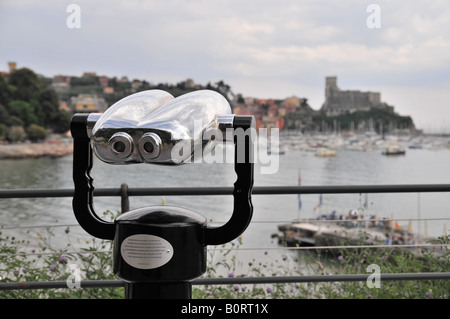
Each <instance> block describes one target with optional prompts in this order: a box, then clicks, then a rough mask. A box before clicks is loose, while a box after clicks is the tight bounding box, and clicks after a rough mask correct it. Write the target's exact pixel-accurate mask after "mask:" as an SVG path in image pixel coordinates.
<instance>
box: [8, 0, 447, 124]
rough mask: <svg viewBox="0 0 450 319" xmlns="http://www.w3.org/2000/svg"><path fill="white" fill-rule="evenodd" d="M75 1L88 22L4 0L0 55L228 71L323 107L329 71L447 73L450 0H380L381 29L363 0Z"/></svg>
mask: <svg viewBox="0 0 450 319" xmlns="http://www.w3.org/2000/svg"><path fill="white" fill-rule="evenodd" d="M75 3H77V4H79V5H80V7H81V26H82V27H81V29H77V30H73V29H72V30H71V29H68V28H67V27H66V25H65V20H66V18H67V16H68V13H67V12H66V6H67V5H68V4H69V3H68V2H67V3H65V2H61V1H52V0H48V1H44V2H35V1H27V0H14V1H12V0H9V1H8V0H6V1H2V3H1V4H0V41H1V43H6V44H7V45H4V46H2V48H1V49H0V56H1V57H2V59H6V60H5V61H0V63H1V64H3V65H6V62H7V61H9V60H14V61H17V62H18V64H19V66H29V67H31V68H33V69H35V70H37V71H38V72H41V73H44V74H47V75H53V74H57V73H65V74H81V73H82V72H83V71H97V72H98V73H100V74H105V75H110V76H114V75H117V76H122V75H127V76H129V77H131V78H143V79H146V80H147V81H150V82H157V83H158V82H174V81H179V80H182V79H185V78H188V77H189V78H193V79H194V80H195V81H198V82H203V83H206V82H208V81H211V82H213V81H215V80H224V81H225V82H227V83H229V84H230V85H231V87H232V89H233V90H234V91H236V92H240V93H243V94H249V95H250V94H251V95H254V96H255V95H257V94H261V95H264V96H262V97H270V96H274V97H277V98H281V97H282V95H283V94H287V93H288V92H291V93H289V95H292V94H296V95H303V96H305V97H308V96H310V100H311V101H317V102H315V105H313V107H315V108H319V107H320V105H321V102H319V101H320V99H323V87H324V78H325V76H327V75H337V76H338V77H339V81H340V82H341V83H342V84H343V87H348V88H352V89H362V90H365V89H366V88H367V89H371V90H377V91H379V89H378V88H381V87H383V88H385V87H390V88H391V89H392V90H395V88H396V87H398V88H399V92H406V89H403V88H407V87H408V88H410V90H414V89H415V88H422V89H426V88H430V94H433V93H436V90H438V89H443V88H447V87H446V86H445V83H448V82H449V81H450V79H449V77H448V74H450V73H449V72H450V6H448V1H447V0H443V1H440V0H432V1H388V0H380V1H377V2H376V3H377V4H378V5H379V6H380V9H381V28H380V29H370V28H368V27H367V25H366V19H367V17H368V15H369V14H368V13H367V11H366V8H367V6H368V5H369V4H370V3H369V2H362V1H357V0H347V1H331V0H316V1H301V2H300V1H291V0H280V1H271V0H246V1H237V0H215V1H207V0H193V1H181V0H167V1H159V0H149V1H142V0H129V1H120V2H114V3H112V2H110V1H106V0H100V1H95V2H93V1H86V0H79V1H75ZM1 64H0V65H1ZM0 69H3V68H0ZM400 88H402V89H400ZM308 90H309V91H308ZM319 92H320V96H319V95H318V94H319ZM422 93H423V94H425V92H423V91H422ZM313 95H314V97H312V96H313ZM398 101H400V99H398ZM401 101H402V102H401V103H406V104H407V101H408V98H407V97H405V99H403V100H401ZM388 102H389V101H388ZM399 103H400V102H399ZM439 103H444V102H443V99H441V100H440V102H439ZM395 106H396V107H397V105H395ZM398 107H399V108H401V107H402V106H401V105H398ZM433 116H434V115H429V116H428V118H429V119H430V121H431V120H432V119H431V118H432V117H433Z"/></svg>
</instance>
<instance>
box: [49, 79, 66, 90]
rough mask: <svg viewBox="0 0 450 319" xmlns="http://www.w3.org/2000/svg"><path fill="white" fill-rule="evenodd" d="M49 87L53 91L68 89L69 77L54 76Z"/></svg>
mask: <svg viewBox="0 0 450 319" xmlns="http://www.w3.org/2000/svg"><path fill="white" fill-rule="evenodd" d="M51 87H52V88H53V89H54V90H55V91H64V90H68V89H70V76H67V75H55V76H54V77H53V79H52V84H51Z"/></svg>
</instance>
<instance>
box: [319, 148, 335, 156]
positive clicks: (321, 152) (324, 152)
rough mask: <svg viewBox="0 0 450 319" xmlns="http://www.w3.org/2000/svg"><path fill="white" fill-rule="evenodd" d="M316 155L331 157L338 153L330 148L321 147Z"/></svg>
mask: <svg viewBox="0 0 450 319" xmlns="http://www.w3.org/2000/svg"><path fill="white" fill-rule="evenodd" d="M315 155H316V156H319V157H331V156H335V155H336V151H333V150H330V149H328V148H319V149H318V150H317V152H316V154H315Z"/></svg>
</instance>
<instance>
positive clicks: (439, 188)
mask: <svg viewBox="0 0 450 319" xmlns="http://www.w3.org/2000/svg"><path fill="white" fill-rule="evenodd" d="M232 192H233V188H232V187H189V188H186V187H183V188H181V187H158V188H128V186H127V185H126V184H122V185H121V187H120V188H98V189H95V190H94V196H99V197H102V196H107V197H109V196H120V197H121V206H122V211H123V212H124V211H128V210H129V197H130V196H162V195H164V196H199V195H232ZM424 192H450V184H398V185H335V186H255V187H254V188H253V192H252V194H253V195H288V194H350V193H359V194H362V193H424ZM73 194H74V190H73V189H3V190H0V199H6V198H52V197H53V198H55V197H72V196H73ZM378 246H379V245H374V246H371V247H378ZM381 246H382V245H381ZM402 246H404V245H402ZM440 246H442V245H440ZM346 247H347V246H346ZM355 247H360V246H355ZM282 248H283V247H280V249H282ZM296 248H301V247H296ZM328 248H330V247H328V246H327V247H320V246H319V247H317V246H316V247H314V249H328ZM369 277H370V274H345V275H311V276H308V275H306V276H277V277H234V278H200V279H196V280H194V281H193V282H192V284H193V285H233V284H273V283H309V282H343V281H367V280H368V279H369ZM449 279H450V272H423V273H385V274H380V280H381V281H396V280H400V281H401V280H449ZM123 286H124V281H122V280H82V281H81V285H80V287H81V288H97V287H105V288H106V287H123ZM49 288H55V289H56V288H67V283H66V282H65V281H53V282H52V281H49V282H9V283H0V290H16V289H49Z"/></svg>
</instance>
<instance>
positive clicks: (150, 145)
mask: <svg viewBox="0 0 450 319" xmlns="http://www.w3.org/2000/svg"><path fill="white" fill-rule="evenodd" d="M161 146H162V141H161V138H160V137H159V135H157V134H155V133H151V132H149V133H145V134H144V135H142V137H141V138H140V139H139V142H138V145H137V147H138V151H139V154H140V155H141V157H142V158H143V159H144V160H146V161H149V160H152V159H155V158H157V157H158V156H159V155H160V153H161ZM108 147H109V149H110V150H111V152H110V153H111V155H113V154H114V155H113V156H116V157H117V159H121V160H123V159H126V158H128V157H129V156H130V155H131V154H132V153H133V149H134V147H135V146H134V141H133V138H132V137H131V136H130V134H128V133H126V132H117V133H114V135H113V136H111V138H110V139H109V141H108Z"/></svg>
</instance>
